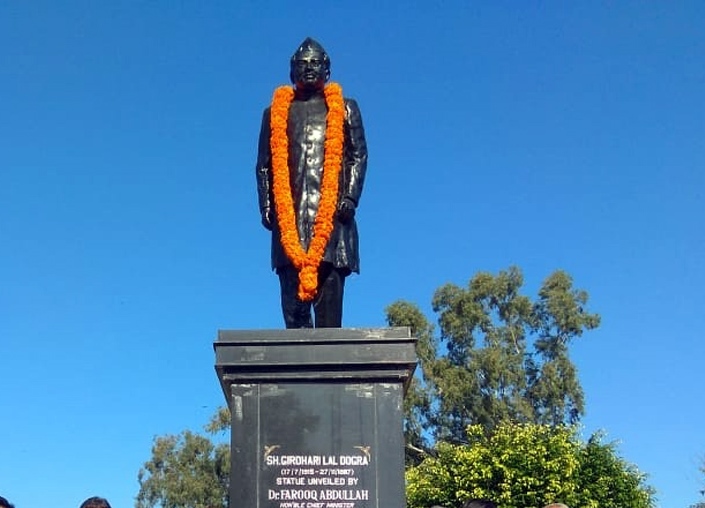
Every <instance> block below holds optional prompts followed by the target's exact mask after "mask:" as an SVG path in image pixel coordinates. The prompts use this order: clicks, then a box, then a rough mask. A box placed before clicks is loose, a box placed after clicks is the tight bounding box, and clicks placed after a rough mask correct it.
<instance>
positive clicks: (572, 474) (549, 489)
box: [406, 423, 654, 508]
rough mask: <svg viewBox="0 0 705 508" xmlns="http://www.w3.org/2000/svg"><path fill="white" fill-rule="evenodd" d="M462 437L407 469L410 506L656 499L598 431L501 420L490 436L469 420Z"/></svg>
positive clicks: (641, 507) (511, 506)
mask: <svg viewBox="0 0 705 508" xmlns="http://www.w3.org/2000/svg"><path fill="white" fill-rule="evenodd" d="M467 440H468V444H466V445H454V444H449V443H444V442H441V443H439V444H438V446H437V447H436V456H435V457H429V458H426V459H425V460H424V461H423V462H422V463H421V464H419V465H418V466H415V467H411V468H409V469H408V470H407V472H406V481H407V503H408V506H409V508H424V507H427V506H432V505H441V506H446V507H449V508H452V507H457V508H460V507H461V506H462V505H463V503H464V502H465V501H467V500H468V499H470V498H489V499H493V500H494V501H495V502H496V503H497V504H498V506H499V507H500V508H531V507H536V508H538V507H541V506H545V505H546V504H548V503H554V502H562V503H565V504H567V505H568V506H578V507H583V508H597V507H610V506H613V507H620V508H649V507H652V506H654V498H653V490H652V489H651V488H650V487H648V486H646V485H645V484H644V480H645V477H644V475H643V474H641V473H639V472H638V471H637V470H636V468H634V467H633V466H631V465H630V464H628V463H626V462H625V461H624V460H623V459H621V458H620V457H619V456H618V455H617V453H616V450H615V447H614V445H613V444H604V443H602V441H601V438H600V436H599V435H596V436H593V437H592V438H591V439H590V440H589V441H588V442H587V443H583V442H581V441H580V439H579V438H578V437H577V435H576V433H575V431H574V429H573V428H571V427H565V426H557V427H556V426H549V425H541V424H511V423H502V424H500V425H498V426H497V427H496V428H495V429H494V431H493V432H492V433H490V434H489V435H488V434H487V433H486V432H485V429H483V427H482V426H481V425H473V426H470V427H468V431H467Z"/></svg>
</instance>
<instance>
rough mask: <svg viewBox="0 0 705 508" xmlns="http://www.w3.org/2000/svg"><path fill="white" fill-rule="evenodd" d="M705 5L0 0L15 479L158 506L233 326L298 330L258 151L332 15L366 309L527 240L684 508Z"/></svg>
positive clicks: (3, 460) (632, 440)
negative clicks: (154, 479)
mask: <svg viewBox="0 0 705 508" xmlns="http://www.w3.org/2000/svg"><path fill="white" fill-rule="evenodd" d="M704 30H705V3H703V2H701V1H681V2H667V1H653V2H638V1H624V2H558V1H555V2H554V1H548V2H489V1H488V2H470V1H462V2H441V1H429V2H373V1H368V0H361V1H357V2H345V3H344V4H343V3H342V2H340V3H339V2H286V3H284V2H254V1H213V2H195V1H194V2H187V1H179V2H167V1H156V2H140V1H132V2H95V1H89V0H85V1H64V2H53V1H40V0H36V1H6V2H2V3H0V366H1V367H0V410H1V412H2V418H0V495H4V496H6V497H8V498H9V499H10V500H12V501H13V502H14V503H15V504H16V505H17V507H18V508H40V507H43V506H58V507H69V508H70V507H78V505H79V503H80V502H81V501H82V500H83V499H84V498H86V497H88V496H90V495H94V494H98V495H102V496H105V497H107V498H108V499H110V501H111V502H112V504H113V507H114V508H121V507H122V508H124V507H130V506H132V505H133V498H134V496H135V495H136V493H137V491H138V484H137V472H138V470H139V468H140V466H141V464H142V463H143V462H144V461H145V460H147V459H148V458H149V455H150V446H151V442H152V439H153V437H154V436H156V435H161V434H164V433H177V432H179V431H181V430H182V429H185V428H192V429H199V428H200V426H201V425H202V424H203V423H205V421H206V420H207V418H208V416H209V415H210V414H211V413H212V412H213V411H214V409H215V408H216V407H217V406H218V405H221V404H222V403H223V402H224V399H223V395H222V393H221V392H220V389H219V385H218V381H217V378H216V375H215V372H214V370H213V362H214V356H213V351H212V342H213V340H214V339H215V337H216V332H217V330H218V329H251V328H257V329H266V328H280V327H281V326H282V321H281V317H280V314H279V310H278V291H279V290H278V283H277V279H276V276H275V275H274V274H272V273H271V272H270V270H269V237H268V234H267V233H266V232H265V230H264V229H262V227H261V226H260V223H259V214H258V211H257V204H256V192H255V178H254V162H255V152H256V142H257V135H258V131H259V123H260V118H261V111H262V109H263V108H264V107H265V106H266V105H267V104H268V102H269V100H270V98H271V93H272V90H273V89H274V87H275V86H277V85H279V84H283V83H286V82H287V80H288V59H289V56H290V55H291V53H292V52H293V51H294V50H295V49H296V47H297V45H298V43H299V42H300V41H301V40H303V39H304V38H305V37H306V36H309V35H310V36H312V37H314V38H316V39H318V40H319V41H320V42H321V43H322V44H323V45H324V46H325V47H326V49H327V50H328V52H329V53H330V55H331V57H332V62H333V66H332V74H333V79H334V80H336V81H339V82H340V83H341V84H342V85H343V89H344V92H345V94H346V95H347V96H350V97H354V98H356V99H357V100H358V102H359V104H360V107H361V109H362V113H363V118H364V121H365V126H366V131H367V137H368V143H369V151H370V161H369V168H368V179H367V182H366V189H365V192H364V195H363V199H362V201H361V203H360V209H359V212H358V213H359V224H360V230H361V256H362V274H361V275H360V276H355V277H352V278H351V279H350V280H349V281H348V285H347V294H346V308H345V317H344V326H349V327H368V326H369V327H376V326H383V325H384V308H385V306H386V305H388V304H390V303H391V302H393V301H395V300H397V299H402V298H403V299H406V300H410V301H413V302H416V303H418V304H419V305H420V306H421V307H422V308H423V309H425V310H428V311H429V312H430V303H429V302H430V298H431V296H432V293H433V291H434V290H435V288H437V287H438V286H439V285H441V284H443V283H445V282H455V283H457V284H461V285H463V284H465V283H466V282H467V281H468V280H469V278H470V277H471V276H472V275H473V274H474V273H476V272H477V271H479V270H485V271H490V272H494V273H496V272H497V271H498V270H501V269H505V268H507V267H509V266H510V265H512V264H515V265H518V266H520V267H521V268H522V269H523V271H524V274H525V277H526V280H527V291H528V292H529V293H530V294H534V293H535V291H536V288H537V287H538V286H539V284H540V283H541V281H542V280H543V278H545V277H546V276H547V275H548V274H549V273H551V272H552V271H553V270H555V269H559V268H560V269H564V270H566V271H568V272H569V273H570V274H572V276H573V277H574V280H575V284H576V286H577V287H580V288H584V289H586V290H587V291H588V292H589V293H590V295H591V300H590V306H589V307H590V309H591V310H592V311H595V312H598V313H600V314H601V315H602V318H603V321H602V326H601V327H600V329H599V330H597V331H595V332H591V333H589V334H587V335H585V336H584V337H583V338H582V339H580V340H579V341H578V342H576V343H575V346H574V348H573V359H574V361H575V362H576V364H577V366H578V368H579V371H580V378H581V381H582V383H583V386H584V389H585V391H586V395H587V416H586V418H585V419H584V422H583V423H584V427H585V434H586V435H588V434H589V433H591V432H593V431H595V430H598V429H604V430H605V431H606V432H607V436H608V439H609V440H617V441H619V442H620V445H619V450H620V452H621V453H622V455H623V456H624V457H625V458H626V459H627V460H628V461H630V462H633V463H635V464H636V465H638V467H639V468H640V469H641V470H643V471H645V472H647V473H648V474H649V475H650V483H651V484H652V485H654V487H656V489H657V490H658V498H659V506H660V507H661V508H686V507H687V506H688V505H689V504H691V503H694V502H696V501H698V500H699V498H700V496H699V494H698V491H699V489H702V488H704V487H705V477H703V475H702V474H700V473H699V472H698V465H699V464H700V463H701V460H702V458H703V457H704V456H705V432H704V431H703V422H704V421H705V404H704V403H703V378H702V370H701V369H702V366H703V358H705V341H703V330H705V313H704V312H703V309H704V307H703V287H704V286H705V267H704V266H703V259H704V258H705V234H704V233H703V217H705V205H704V199H703V198H704V196H703V190H704V189H705V177H704V171H703V169H704V168H705V92H704V91H705V65H704V62H705V37H704V36H703V33H704V32H703V31H704Z"/></svg>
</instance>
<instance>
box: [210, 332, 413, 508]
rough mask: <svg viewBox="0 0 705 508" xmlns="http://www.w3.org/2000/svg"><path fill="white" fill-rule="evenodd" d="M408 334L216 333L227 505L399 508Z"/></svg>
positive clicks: (410, 363)
mask: <svg viewBox="0 0 705 508" xmlns="http://www.w3.org/2000/svg"><path fill="white" fill-rule="evenodd" d="M414 345H415V339H412V338H411V337H410V334H409V331H408V329H406V328H385V329H308V330H264V331H220V332H219V333H218V340H217V341H216V342H215V344H214V347H215V351H216V371H217V372H218V377H219V379H220V382H221V386H222V387H223V392H224V393H225V396H226V399H227V401H228V404H229V406H230V410H231V413H232V440H231V447H232V464H231V465H232V472H231V481H230V506H231V508H402V507H403V506H404V504H405V503H404V439H403V434H402V418H403V412H402V408H403V396H404V387H405V386H406V384H407V383H408V382H409V380H410V377H411V375H412V373H413V370H414V367H415V365H416V355H415V349H414Z"/></svg>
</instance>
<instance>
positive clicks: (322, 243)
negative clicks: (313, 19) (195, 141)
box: [256, 38, 367, 328]
mask: <svg viewBox="0 0 705 508" xmlns="http://www.w3.org/2000/svg"><path fill="white" fill-rule="evenodd" d="M289 76H290V79H291V82H292V83H293V84H294V87H293V88H292V87H289V86H285V87H280V88H277V90H276V91H275V92H274V97H273V99H272V104H271V106H270V107H269V108H267V109H266V110H265V111H264V116H263V118H262V128H261V130H260V136H259V151H258V155H257V168H256V173H257V190H258V194H259V208H260V213H261V215H262V224H263V225H264V227H265V228H267V229H268V230H270V231H272V269H273V270H276V272H277V274H278V275H279V282H280V286H281V306H282V312H283V314H284V322H285V323H286V327H287V328H311V327H312V326H313V320H312V317H311V307H313V310H314V313H315V325H316V327H317V328H322V327H328V328H330V327H340V326H341V324H342V315H343V288H344V286H345V278H346V277H347V276H348V275H350V273H352V272H356V273H359V271H360V261H359V253H358V235H357V225H356V223H355V209H356V208H357V205H358V203H359V201H360V195H361V194H362V186H363V183H364V180H365V170H366V168H367V143H366V142H365V132H364V129H363V126H362V118H361V116H360V110H359V108H358V106H357V103H356V102H355V101H354V100H352V99H347V98H343V95H342V90H341V88H340V86H339V85H338V84H336V83H328V79H329V78H330V59H329V57H328V54H327V53H326V51H325V50H324V49H323V47H322V46H321V45H320V44H319V43H318V42H316V41H314V40H313V39H311V38H307V39H306V40H304V41H303V42H302V43H301V45H300V46H299V48H298V49H297V50H296V52H295V53H294V55H293V56H292V57H291V70H290V74H289ZM327 83H328V84H327Z"/></svg>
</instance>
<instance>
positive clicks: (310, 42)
mask: <svg viewBox="0 0 705 508" xmlns="http://www.w3.org/2000/svg"><path fill="white" fill-rule="evenodd" d="M311 53H318V54H320V55H322V56H323V59H324V60H325V61H328V60H329V58H328V53H326V50H325V49H324V48H323V46H321V44H320V43H319V42H318V41H316V40H314V39H312V38H311V37H306V38H305V39H304V41H303V42H302V43H301V44H299V48H298V49H297V50H296V52H294V54H293V55H291V61H292V62H293V61H295V60H297V59H298V58H299V57H301V56H303V55H307V54H311Z"/></svg>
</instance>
